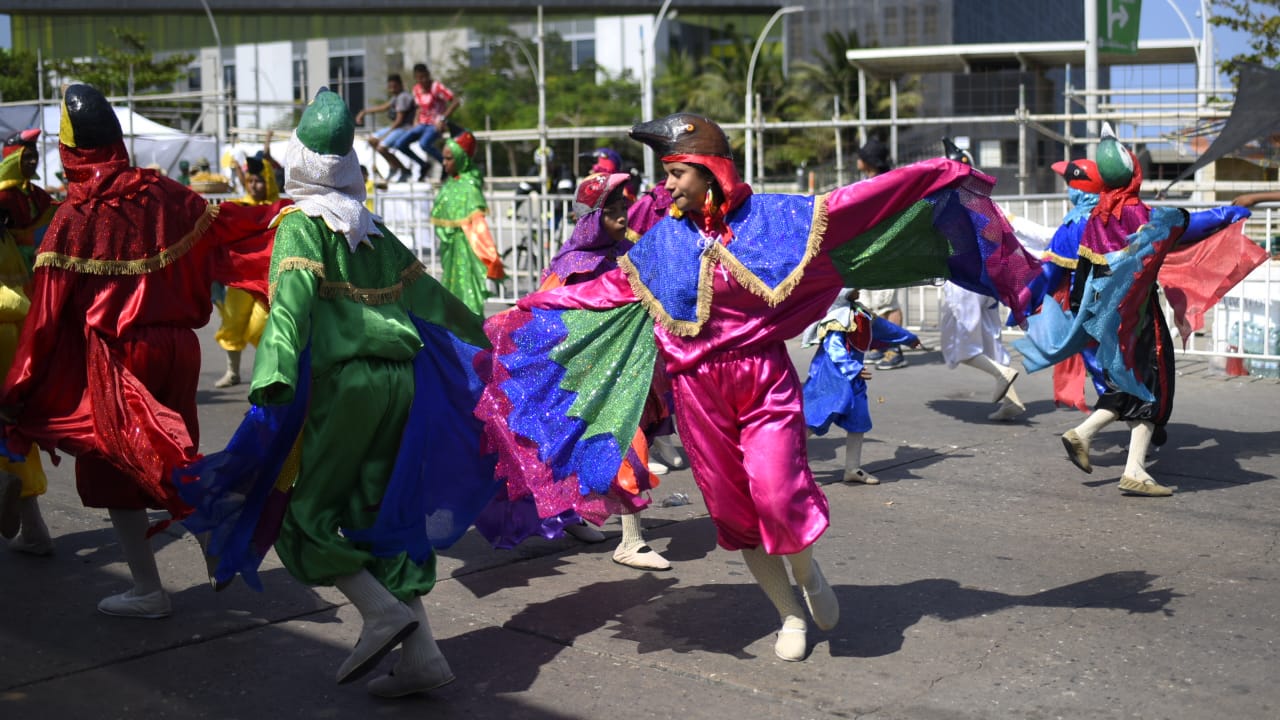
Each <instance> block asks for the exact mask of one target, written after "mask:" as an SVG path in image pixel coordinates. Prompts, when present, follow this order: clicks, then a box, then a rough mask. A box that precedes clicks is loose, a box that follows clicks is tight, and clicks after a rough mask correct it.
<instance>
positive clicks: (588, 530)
mask: <svg viewBox="0 0 1280 720" xmlns="http://www.w3.org/2000/svg"><path fill="white" fill-rule="evenodd" d="M564 531H565V533H566V534H568V535H570V536H571V537H574V538H576V539H578V540H581V541H582V542H584V543H591V544H593V545H594V544H595V543H602V542H604V541H605V537H604V533H602V532H600V531H599V530H597V529H595V528H593V527H591V526H590V525H588V524H586V523H585V522H580V523H574V524H573V525H565V526H564Z"/></svg>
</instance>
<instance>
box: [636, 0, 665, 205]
mask: <svg viewBox="0 0 1280 720" xmlns="http://www.w3.org/2000/svg"><path fill="white" fill-rule="evenodd" d="M670 6H671V0H663V2H662V8H661V9H660V10H658V14H657V15H655V16H654V18H653V24H652V25H650V26H649V32H647V33H646V32H645V31H644V27H643V26H642V27H641V28H640V84H641V85H642V86H643V88H644V92H643V93H642V95H641V98H640V120H641V122H649V121H650V120H652V119H653V79H652V78H651V77H649V62H650V61H652V62H653V66H654V70H655V72H656V70H657V67H658V59H657V42H658V40H657V37H658V26H659V25H661V24H662V21H663V20H664V19H665V18H666V17H667V8H669V7H670ZM646 51H647V52H646ZM655 165H656V163H655V162H654V156H653V148H651V147H649V146H648V145H645V146H644V177H645V180H646V181H651V180H653V176H654V168H655Z"/></svg>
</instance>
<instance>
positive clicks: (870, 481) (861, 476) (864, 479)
mask: <svg viewBox="0 0 1280 720" xmlns="http://www.w3.org/2000/svg"><path fill="white" fill-rule="evenodd" d="M844 481H845V482H847V483H850V484H853V483H862V484H863V485H879V484H880V478H878V477H876V476H875V475H872V474H871V473H869V472H867V471H866V470H863V469H862V468H858V469H857V470H845V471H844Z"/></svg>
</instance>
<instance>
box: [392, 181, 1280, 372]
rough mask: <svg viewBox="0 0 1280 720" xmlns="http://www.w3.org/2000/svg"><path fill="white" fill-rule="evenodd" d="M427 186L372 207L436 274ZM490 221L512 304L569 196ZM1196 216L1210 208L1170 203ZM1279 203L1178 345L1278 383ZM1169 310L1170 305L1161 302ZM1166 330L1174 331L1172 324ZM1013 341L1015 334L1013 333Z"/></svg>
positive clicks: (1255, 223) (906, 311) (567, 212)
mask: <svg viewBox="0 0 1280 720" xmlns="http://www.w3.org/2000/svg"><path fill="white" fill-rule="evenodd" d="M432 198H433V195H432V193H431V191H430V187H429V186H427V185H423V186H421V188H420V189H419V188H418V187H416V186H410V187H409V188H407V189H395V190H390V191H382V192H380V193H379V194H378V196H377V199H376V202H377V207H378V212H379V214H381V215H382V217H383V219H384V221H385V222H386V223H387V226H388V227H389V228H391V229H392V231H393V232H395V233H396V235H398V236H399V237H400V238H401V240H402V241H403V242H404V243H405V244H406V245H409V246H410V247H411V248H412V249H413V250H414V251H415V252H416V253H417V255H418V257H419V258H421V259H422V262H423V263H424V264H425V265H426V266H427V268H428V270H429V271H430V272H431V273H432V274H433V275H435V276H436V277H439V276H440V262H439V253H438V246H437V242H436V235H435V231H434V228H433V227H432V225H431V203H432ZM995 199H996V201H997V202H998V203H999V204H1000V205H1001V207H1003V208H1005V210H1006V211H1007V212H1008V213H1010V214H1011V215H1017V216H1021V217H1023V218H1026V219H1028V220H1031V221H1034V222H1037V223H1039V224H1041V225H1045V226H1048V227H1056V226H1057V225H1058V224H1060V223H1061V221H1062V218H1063V216H1064V215H1065V214H1066V212H1067V210H1068V209H1069V207H1068V203H1067V200H1066V198H1065V197H1064V196H1062V195H1019V196H1002V197H997V198H995ZM486 200H487V201H488V203H489V212H488V221H489V227H490V231H491V232H492V233H493V238H494V242H495V244H496V245H497V249H498V254H499V255H500V256H501V257H502V259H503V264H504V265H505V267H506V272H507V279H506V280H505V281H503V282H501V283H496V282H491V285H490V290H491V292H492V293H493V295H492V297H491V298H490V300H491V301H492V302H497V303H505V304H513V303H515V301H516V300H518V299H519V298H520V297H521V296H523V295H526V294H528V293H530V292H532V291H533V290H535V289H536V288H537V287H538V285H539V278H540V276H541V273H542V270H543V268H545V267H546V265H547V263H548V262H550V260H551V258H552V257H553V256H554V255H555V253H556V252H557V251H558V250H559V249H560V246H561V245H562V244H564V242H565V241H566V240H567V239H568V238H569V237H570V235H571V234H572V233H573V221H572V214H571V211H572V207H573V197H572V196H569V195H538V194H532V195H519V194H516V193H515V192H512V191H490V192H489V193H487V194H486ZM1165 204H1169V205H1176V206H1178V207H1184V208H1186V209H1187V210H1191V211H1195V210H1201V209H1205V208H1207V207H1211V206H1210V205H1207V204H1195V203H1185V202H1169V203H1165ZM1278 231H1280V205H1263V206H1259V207H1257V208H1255V209H1254V214H1253V217H1252V218H1250V219H1249V220H1248V221H1247V222H1246V226H1245V234H1246V235H1248V236H1249V237H1250V238H1252V239H1253V240H1254V241H1255V242H1257V243H1258V244H1259V245H1261V246H1263V247H1264V248H1265V249H1266V250H1267V252H1268V254H1269V256H1270V258H1271V259H1269V260H1268V261H1267V262H1265V263H1263V264H1262V265H1261V266H1260V267H1258V269H1256V270H1255V271H1253V272H1252V273H1251V274H1250V275H1249V276H1248V277H1247V278H1246V279H1245V280H1244V281H1243V282H1241V283H1240V284H1239V285H1237V286H1236V287H1235V288H1233V289H1232V290H1231V291H1230V292H1229V293H1228V294H1227V296H1226V297H1225V298H1224V299H1223V301H1222V302H1221V303H1219V304H1218V305H1217V306H1215V307H1214V308H1213V310H1212V311H1211V312H1209V313H1206V316H1205V327H1204V328H1203V330H1201V331H1199V332H1197V333H1195V334H1194V335H1193V336H1192V337H1190V338H1186V339H1185V340H1186V343H1185V347H1184V346H1183V340H1182V339H1181V338H1178V339H1177V341H1176V342H1175V347H1176V349H1177V351H1178V352H1180V353H1184V354H1187V355H1199V356H1210V357H1213V358H1215V359H1214V362H1215V363H1216V364H1219V365H1220V366H1223V367H1228V366H1229V364H1228V361H1227V358H1240V359H1242V360H1243V363H1242V364H1243V366H1244V368H1243V369H1244V370H1247V371H1249V372H1250V373H1251V374H1254V375H1261V376H1266V377H1277V378H1280V329H1278V326H1280V269H1277V265H1278V264H1280V238H1277V237H1276V235H1277V232H1278ZM939 293H940V290H939V286H938V285H919V286H913V287H909V288H903V289H901V290H900V291H899V303H900V304H901V306H902V311H903V324H904V325H906V326H907V327H908V328H911V329H913V330H924V331H930V330H936V329H937V327H938V297H939ZM1166 305H1167V304H1166ZM1170 330H1171V331H1173V332H1174V334H1175V337H1176V333H1177V330H1176V328H1174V326H1173V324H1172V322H1171V323H1170ZM1009 333H1010V334H1011V335H1015V336H1016V335H1018V334H1019V333H1020V331H1019V330H1018V328H1016V327H1015V328H1010V329H1009Z"/></svg>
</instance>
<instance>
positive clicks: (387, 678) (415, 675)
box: [365, 655, 455, 698]
mask: <svg viewBox="0 0 1280 720" xmlns="http://www.w3.org/2000/svg"><path fill="white" fill-rule="evenodd" d="M398 664H399V663H397V665H398ZM454 679H455V678H454V675H453V670H450V669H449V661H448V660H445V659H444V655H441V656H440V657H439V658H437V659H435V660H432V661H431V662H430V663H429V664H428V665H427V667H425V668H422V669H416V668H400V667H396V668H394V669H393V670H392V671H391V672H389V673H387V674H386V675H383V676H382V677H378V678H374V679H372V680H370V681H369V684H368V685H365V689H366V690H368V691H369V694H370V695H374V696H376V697H381V698H399V697H405V696H406V695H414V694H416V693H422V692H427V691H428V690H435V689H436V688H438V687H444V686H445V685H448V684H449V683H451V682H453V681H454Z"/></svg>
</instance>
